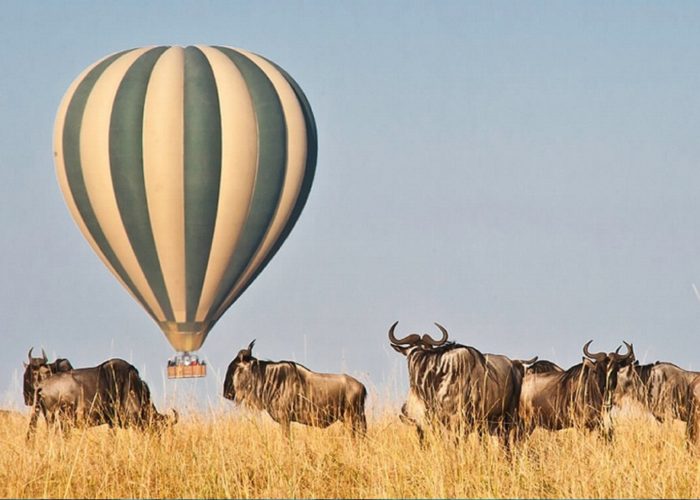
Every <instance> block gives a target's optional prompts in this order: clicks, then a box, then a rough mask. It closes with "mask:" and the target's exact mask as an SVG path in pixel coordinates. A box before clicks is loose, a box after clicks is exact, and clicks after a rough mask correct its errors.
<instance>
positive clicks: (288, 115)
mask: <svg viewBox="0 0 700 500" xmlns="http://www.w3.org/2000/svg"><path fill="white" fill-rule="evenodd" d="M239 52H241V53H242V54H244V55H245V56H246V57H248V58H250V59H251V60H252V61H253V62H254V63H255V64H256V65H257V66H258V67H259V68H260V69H261V70H263V71H264V72H265V74H266V75H267V77H268V78H269V79H270V81H271V82H272V84H273V85H274V87H275V90H276V91H277V93H278V95H279V98H280V102H281V103H282V109H283V110H284V118H285V124H286V127H287V169H286V172H285V178H284V186H283V188H282V194H281V196H280V201H279V205H278V207H277V211H276V213H275V217H274V219H273V221H272V223H271V225H270V228H269V229H268V232H267V234H266V235H265V239H264V240H263V242H262V244H261V245H260V248H259V249H258V251H257V252H256V254H255V256H254V257H253V258H252V259H251V261H250V263H249V264H248V266H247V267H246V271H245V273H244V275H243V277H242V278H241V279H240V280H239V281H238V285H237V286H236V287H234V289H233V290H232V291H231V293H230V294H229V298H228V299H227V301H226V303H229V301H230V300H231V297H235V296H236V295H237V294H238V292H239V291H240V289H241V287H243V286H244V285H245V284H246V283H247V282H248V279H249V277H250V276H251V275H252V274H253V273H254V272H255V270H256V269H257V267H258V265H259V264H260V262H261V261H262V260H263V259H264V258H265V256H266V255H267V254H268V252H269V251H270V249H271V248H272V246H273V245H274V244H275V242H276V241H277V239H278V238H279V236H280V234H281V233H282V231H283V229H284V226H285V225H286V223H287V220H288V219H289V216H290V214H291V213H292V209H293V207H294V204H295V203H296V200H297V197H298V196H299V191H300V189H301V184H302V181H303V180H304V172H305V169H306V154H307V151H306V147H307V146H306V140H307V137H306V122H305V121H304V114H303V112H302V109H301V106H300V105H299V100H298V98H297V96H296V94H295V93H294V90H293V89H292V87H291V86H290V85H289V83H288V82H287V80H286V79H285V78H284V76H283V75H282V74H281V73H280V72H279V71H277V69H276V68H275V67H274V66H273V65H272V64H270V63H269V62H267V61H266V60H265V59H263V58H262V57H259V56H257V55H255V54H253V53H251V52H247V51H244V50H239Z"/></svg>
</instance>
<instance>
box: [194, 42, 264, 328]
mask: <svg viewBox="0 0 700 500" xmlns="http://www.w3.org/2000/svg"><path fill="white" fill-rule="evenodd" d="M197 48H199V49H200V50H201V51H202V52H203V53H204V54H205V56H206V57H207V59H208V60H209V64H210V65H211V68H212V71H213V72H214V78H215V80H216V85H217V91H218V95H219V109H220V112H221V140H222V155H221V182H220V192H219V203H218V208H217V214H216V225H215V229H214V237H213V241H212V247H211V253H210V255H209V264H208V266H207V272H206V275H205V279H204V285H203V287H202V295H201V298H200V302H199V307H198V309H197V315H196V321H204V320H205V319H206V317H207V313H209V312H210V309H211V306H212V302H213V301H214V299H215V297H216V294H217V292H218V290H219V286H220V285H221V283H222V280H223V279H224V276H225V273H226V270H227V269H228V265H229V263H230V261H231V259H232V257H233V254H234V252H235V250H236V246H237V244H238V242H239V240H240V237H241V234H242V232H243V228H244V226H245V222H246V219H247V217H248V212H249V210H250V203H251V200H252V198H253V191H254V187H255V176H256V172H257V158H258V148H257V145H258V138H257V137H258V130H257V121H256V118H255V109H254V107H253V101H252V99H251V97H250V94H249V92H248V87H247V85H246V82H245V80H244V78H243V76H242V75H241V73H240V71H239V70H238V68H237V67H236V65H235V64H234V63H233V62H232V61H231V59H230V58H229V57H228V56H226V55H225V54H223V53H222V52H221V51H219V50H217V49H214V48H211V47H205V46H197Z"/></svg>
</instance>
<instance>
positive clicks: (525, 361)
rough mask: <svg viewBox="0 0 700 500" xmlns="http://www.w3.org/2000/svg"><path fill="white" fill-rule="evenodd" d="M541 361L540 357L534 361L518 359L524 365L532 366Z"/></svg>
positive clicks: (533, 359)
mask: <svg viewBox="0 0 700 500" xmlns="http://www.w3.org/2000/svg"><path fill="white" fill-rule="evenodd" d="M538 359H539V356H535V357H534V358H532V359H518V360H517V361H520V362H521V363H522V364H524V365H532V364H535V362H536V361H537V360H538Z"/></svg>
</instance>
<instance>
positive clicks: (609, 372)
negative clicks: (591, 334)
mask: <svg viewBox="0 0 700 500" xmlns="http://www.w3.org/2000/svg"><path fill="white" fill-rule="evenodd" d="M591 342H593V341H592V340H589V341H588V342H586V344H585V345H584V346H583V354H584V355H585V357H584V358H583V366H585V367H588V368H589V370H590V371H591V372H592V373H593V375H594V377H595V378H596V379H597V380H598V387H600V388H601V389H602V392H603V406H604V409H606V410H610V409H611V408H612V404H613V394H614V392H615V388H616V387H617V374H618V371H619V370H620V368H623V367H625V366H628V365H631V364H632V363H633V362H634V361H635V357H634V347H633V346H632V344H628V343H627V342H625V341H623V342H624V344H625V346H626V347H627V353H626V354H620V353H619V352H620V349H621V348H622V346H620V347H618V348H617V349H616V350H615V352H611V353H608V354H606V353H605V352H597V353H591V352H590V351H589V350H588V347H589V346H590V345H591Z"/></svg>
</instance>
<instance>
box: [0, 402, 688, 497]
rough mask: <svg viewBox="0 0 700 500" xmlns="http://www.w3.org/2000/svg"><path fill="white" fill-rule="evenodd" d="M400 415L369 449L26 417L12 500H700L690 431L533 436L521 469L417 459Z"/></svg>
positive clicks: (252, 424) (627, 422) (189, 422)
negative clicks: (31, 428) (30, 436)
mask: <svg viewBox="0 0 700 500" xmlns="http://www.w3.org/2000/svg"><path fill="white" fill-rule="evenodd" d="M394 412H395V409H394V408H393V407H392V409H391V410H386V411H382V410H381V409H379V410H378V411H376V412H374V413H373V416H372V417H371V418H370V421H369V430H368V434H367V437H366V438H365V439H362V440H353V439H352V437H351V435H350V433H349V431H348V430H347V429H345V428H344V427H343V426H342V425H341V424H334V425H333V426H331V427H330V428H328V429H325V430H324V429H315V428H309V427H303V426H299V425H296V424H295V425H293V427H292V437H291V439H289V440H288V439H286V438H285V437H284V435H283V434H282V432H281V431H280V429H279V427H278V426H277V424H275V423H274V422H272V421H271V420H270V419H269V418H268V417H267V416H260V415H258V414H254V413H249V412H246V411H219V410H216V411H214V410H212V411H210V412H209V413H196V412H192V413H190V414H188V415H186V416H183V417H182V418H181V420H180V422H179V423H178V424H177V425H176V426H175V427H173V428H172V429H169V430H168V431H166V432H165V433H164V434H163V435H162V436H160V437H159V436H157V435H155V434H154V433H149V432H147V433H142V432H139V431H136V430H131V429H127V430H123V429H118V430H116V431H110V430H109V429H107V428H106V427H105V426H103V427H98V428H91V429H86V430H82V429H76V430H73V431H72V432H71V433H70V435H69V436H67V437H65V436H62V435H60V434H58V433H56V432H54V431H49V430H47V428H46V425H45V424H44V422H43V420H42V421H41V422H40V425H39V429H38V432H37V435H36V437H35V439H34V441H33V442H32V443H29V444H28V443H27V442H26V440H25V434H26V430H27V418H26V416H25V415H19V414H4V415H2V416H1V417H0V419H1V420H2V425H0V443H2V444H0V447H1V448H2V452H0V497H3V498H231V497H233V498H438V497H439V498H470V497H471V498H474V497H477V498H501V497H507V498H562V497H563V498H611V497H616V498H698V497H700V458H699V457H697V456H695V455H693V454H691V453H689V452H688V451H686V448H685V442H684V427H683V425H682V424H681V423H680V422H674V423H664V424H657V423H656V422H649V421H648V420H646V419H641V418H630V417H625V418H623V417H620V418H618V419H617V422H616V438H615V442H614V443H613V444H607V443H606V442H604V441H603V440H602V439H600V438H598V436H597V435H596V434H590V433H586V432H584V431H577V430H574V429H570V430H565V431H560V432H556V433H550V432H545V431H540V430H538V431H536V432H535V433H534V434H533V435H532V436H531V437H530V438H529V439H528V440H527V441H526V442H524V443H523V444H522V445H520V446H519V447H518V448H516V449H515V450H514V452H513V455H512V459H508V457H507V456H506V455H505V454H504V452H503V451H502V449H501V448H500V447H499V445H498V443H497V442H495V441H492V440H488V439H487V440H483V441H482V440H479V439H477V437H476V436H474V435H472V436H470V437H469V438H468V439H467V440H465V441H462V442H461V443H460V444H458V445H457V444H455V443H454V442H453V441H452V440H450V439H445V438H444V437H441V436H440V435H438V434H428V436H427V440H426V443H425V445H424V446H423V447H421V446H420V444H419V442H418V439H417V436H416V435H415V432H414V431H413V430H412V429H411V428H409V427H407V426H405V425H403V424H401V423H400V422H399V420H398V418H397V417H396V415H395V414H394Z"/></svg>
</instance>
